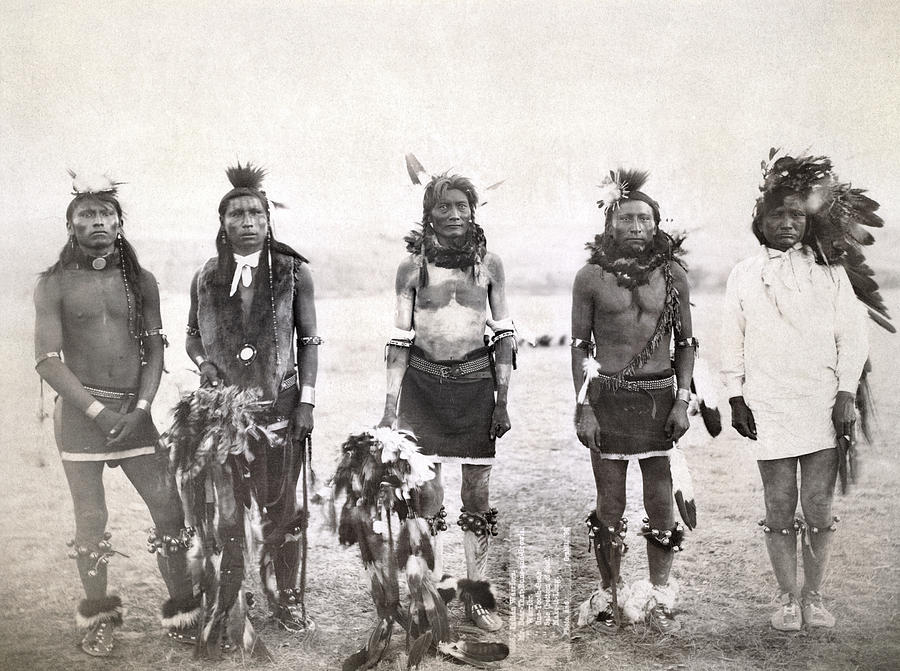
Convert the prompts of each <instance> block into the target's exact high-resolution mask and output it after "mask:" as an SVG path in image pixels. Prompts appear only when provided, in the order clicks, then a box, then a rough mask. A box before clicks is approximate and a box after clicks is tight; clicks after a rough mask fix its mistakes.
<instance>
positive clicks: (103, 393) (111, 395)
mask: <svg viewBox="0 0 900 671" xmlns="http://www.w3.org/2000/svg"><path fill="white" fill-rule="evenodd" d="M84 389H85V391H87V393H89V394H90V395H91V396H93V397H95V398H105V399H108V400H110V401H123V400H125V399H126V398H134V397H135V396H137V394H135V393H134V392H131V391H110V390H109V389H97V388H96V387H89V386H88V385H84Z"/></svg>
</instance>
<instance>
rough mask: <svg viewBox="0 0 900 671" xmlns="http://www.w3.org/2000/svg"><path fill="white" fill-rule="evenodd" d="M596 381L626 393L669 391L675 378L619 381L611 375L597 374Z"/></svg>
mask: <svg viewBox="0 0 900 671" xmlns="http://www.w3.org/2000/svg"><path fill="white" fill-rule="evenodd" d="M597 380H599V381H600V384H601V385H603V386H604V387H612V388H619V389H627V390H628V391H653V390H656V389H670V388H672V387H673V386H674V385H675V376H674V375H672V376H670V377H664V378H662V379H659V380H628V379H621V380H620V379H619V378H616V377H613V376H611V375H603V373H599V374H598V375H597Z"/></svg>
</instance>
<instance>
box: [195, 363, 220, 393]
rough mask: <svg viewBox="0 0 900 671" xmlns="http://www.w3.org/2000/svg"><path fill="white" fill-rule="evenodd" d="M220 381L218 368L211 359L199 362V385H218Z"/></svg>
mask: <svg viewBox="0 0 900 671" xmlns="http://www.w3.org/2000/svg"><path fill="white" fill-rule="evenodd" d="M219 382H220V378H219V369H218V368H216V365H215V364H214V363H213V362H211V361H204V362H203V363H202V364H200V386H201V387H218V386H219Z"/></svg>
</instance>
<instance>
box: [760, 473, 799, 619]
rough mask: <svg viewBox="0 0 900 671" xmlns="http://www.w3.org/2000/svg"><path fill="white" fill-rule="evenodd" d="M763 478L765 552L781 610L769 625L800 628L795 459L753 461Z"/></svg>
mask: <svg viewBox="0 0 900 671" xmlns="http://www.w3.org/2000/svg"><path fill="white" fill-rule="evenodd" d="M756 463H757V465H758V467H759V474H760V476H761V477H762V483H763V492H764V497H765V502H766V522H765V524H766V528H767V529H768V531H767V532H766V534H765V538H766V549H767V550H768V552H769V561H770V562H771V563H772V569H773V570H774V571H775V580H776V581H777V582H778V591H779V592H780V593H781V608H780V610H778V611H777V612H776V613H775V614H774V615H773V616H772V626H773V627H775V628H776V629H779V630H782V631H797V630H798V629H799V628H800V624H801V622H800V612H799V608H798V606H797V603H796V599H797V534H796V530H795V529H794V517H795V515H796V511H797V457H788V458H786V459H768V460H765V461H757V462H756Z"/></svg>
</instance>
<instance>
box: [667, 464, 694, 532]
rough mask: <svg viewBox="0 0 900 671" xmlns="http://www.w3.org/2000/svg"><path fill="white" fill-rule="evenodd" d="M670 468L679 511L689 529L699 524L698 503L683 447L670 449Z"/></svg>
mask: <svg viewBox="0 0 900 671" xmlns="http://www.w3.org/2000/svg"><path fill="white" fill-rule="evenodd" d="M669 468H670V469H671V471H672V490H673V491H674V492H675V503H676V504H677V506H678V513H679V514H680V515H681V519H682V520H683V521H684V524H685V526H686V527H687V528H688V529H691V530H693V529H694V528H695V527H696V526H697V504H696V503H695V501H694V483H693V480H692V479H691V472H690V470H688V464H687V459H686V458H685V456H684V452H683V451H682V450H681V448H678V447H676V448H673V449H671V450H669Z"/></svg>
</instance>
